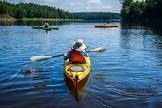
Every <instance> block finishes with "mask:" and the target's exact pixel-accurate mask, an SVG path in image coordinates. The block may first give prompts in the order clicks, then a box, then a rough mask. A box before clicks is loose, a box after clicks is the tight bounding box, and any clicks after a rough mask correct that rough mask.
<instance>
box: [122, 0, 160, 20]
mask: <svg viewBox="0 0 162 108" xmlns="http://www.w3.org/2000/svg"><path fill="white" fill-rule="evenodd" d="M122 4H123V6H122V10H121V16H122V18H123V19H124V20H128V21H139V20H140V21H146V22H147V21H160V20H161V18H162V14H161V12H162V0H122Z"/></svg>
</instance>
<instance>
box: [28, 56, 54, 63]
mask: <svg viewBox="0 0 162 108" xmlns="http://www.w3.org/2000/svg"><path fill="white" fill-rule="evenodd" d="M51 57H52V56H33V57H31V58H30V59H31V61H32V62H39V61H43V60H47V59H49V58H51Z"/></svg>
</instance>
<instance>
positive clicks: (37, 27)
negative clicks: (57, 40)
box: [32, 26, 59, 30]
mask: <svg viewBox="0 0 162 108" xmlns="http://www.w3.org/2000/svg"><path fill="white" fill-rule="evenodd" d="M32 28H33V29H43V30H54V29H55V30H58V29H59V28H58V26H53V27H48V28H45V27H44V26H33V27H32Z"/></svg>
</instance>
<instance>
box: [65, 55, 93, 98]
mask: <svg viewBox="0 0 162 108" xmlns="http://www.w3.org/2000/svg"><path fill="white" fill-rule="evenodd" d="M85 59H86V63H85V64H78V63H77V64H71V63H69V62H68V60H67V61H65V64H64V70H65V72H64V74H65V78H66V79H65V80H66V83H67V84H68V86H69V88H70V89H71V92H72V94H74V95H75V98H76V100H79V99H80V98H81V96H82V94H83V91H84V89H85V86H86V84H87V82H88V79H89V75H90V70H91V62H90V57H85Z"/></svg>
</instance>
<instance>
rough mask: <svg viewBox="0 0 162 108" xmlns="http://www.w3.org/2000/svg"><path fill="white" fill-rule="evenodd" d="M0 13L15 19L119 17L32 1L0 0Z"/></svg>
mask: <svg viewBox="0 0 162 108" xmlns="http://www.w3.org/2000/svg"><path fill="white" fill-rule="evenodd" d="M2 15H6V16H11V17H14V18H16V19H21V18H54V19H84V20H111V19H120V14H119V13H110V12H78V13H70V12H68V11H65V10H62V9H59V8H55V7H49V6H46V5H39V4H33V3H19V4H11V3H8V2H5V1H0V17H1V16H2Z"/></svg>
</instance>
